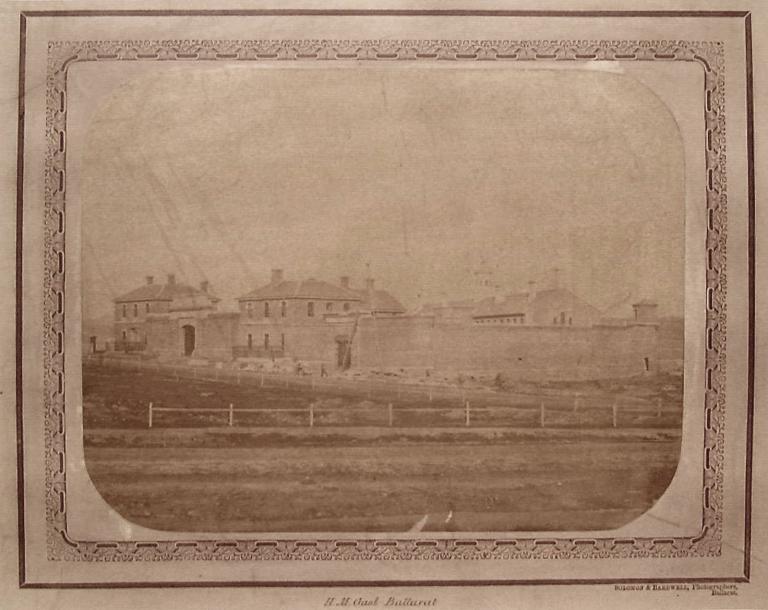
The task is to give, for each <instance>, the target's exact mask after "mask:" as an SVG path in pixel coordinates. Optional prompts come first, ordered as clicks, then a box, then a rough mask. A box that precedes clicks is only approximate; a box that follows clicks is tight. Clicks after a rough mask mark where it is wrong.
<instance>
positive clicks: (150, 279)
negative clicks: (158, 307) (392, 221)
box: [144, 275, 155, 286]
mask: <svg viewBox="0 0 768 610" xmlns="http://www.w3.org/2000/svg"><path fill="white" fill-rule="evenodd" d="M144 279H146V280H147V286H151V285H152V284H153V283H154V281H155V278H154V277H153V276H151V275H148V276H146V277H145V278H144Z"/></svg>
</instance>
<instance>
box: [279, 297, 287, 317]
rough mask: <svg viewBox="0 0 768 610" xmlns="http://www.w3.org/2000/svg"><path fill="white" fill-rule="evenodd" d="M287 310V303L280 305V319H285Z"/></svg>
mask: <svg viewBox="0 0 768 610" xmlns="http://www.w3.org/2000/svg"><path fill="white" fill-rule="evenodd" d="M287 309H288V305H287V303H286V302H285V301H283V302H282V303H280V317H281V318H284V317H285V314H286V311H287Z"/></svg>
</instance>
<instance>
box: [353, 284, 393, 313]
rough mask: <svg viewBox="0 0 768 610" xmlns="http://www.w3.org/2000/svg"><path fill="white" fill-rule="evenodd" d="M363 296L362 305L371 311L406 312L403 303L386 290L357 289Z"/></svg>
mask: <svg viewBox="0 0 768 610" xmlns="http://www.w3.org/2000/svg"><path fill="white" fill-rule="evenodd" d="M354 292H356V293H357V294H359V295H360V296H361V297H362V303H361V306H362V308H363V309H368V310H370V311H381V312H385V313H405V307H403V304H402V303H401V302H400V301H398V300H397V299H396V298H395V297H393V296H392V295H391V294H390V293H388V292H387V291H386V290H366V289H360V290H355V291H354Z"/></svg>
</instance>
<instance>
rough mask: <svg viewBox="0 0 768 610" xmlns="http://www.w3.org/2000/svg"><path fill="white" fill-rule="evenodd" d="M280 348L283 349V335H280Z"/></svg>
mask: <svg viewBox="0 0 768 610" xmlns="http://www.w3.org/2000/svg"><path fill="white" fill-rule="evenodd" d="M280 348H281V349H285V333H280Z"/></svg>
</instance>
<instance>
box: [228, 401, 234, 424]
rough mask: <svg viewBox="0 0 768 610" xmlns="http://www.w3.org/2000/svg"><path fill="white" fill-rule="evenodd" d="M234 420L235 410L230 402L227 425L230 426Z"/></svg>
mask: <svg viewBox="0 0 768 610" xmlns="http://www.w3.org/2000/svg"><path fill="white" fill-rule="evenodd" d="M234 420H235V411H234V409H233V408H232V403H229V427H230V428H231V427H232V424H233V423H234Z"/></svg>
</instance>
